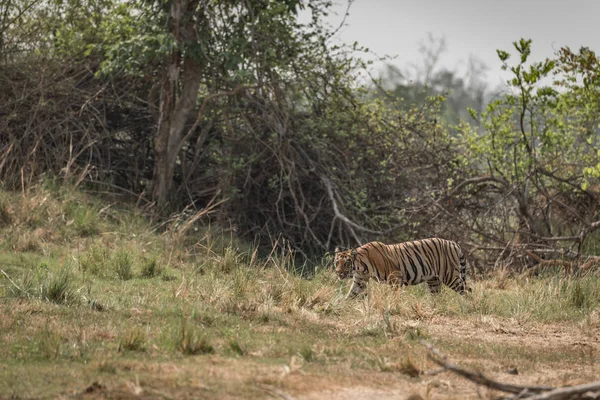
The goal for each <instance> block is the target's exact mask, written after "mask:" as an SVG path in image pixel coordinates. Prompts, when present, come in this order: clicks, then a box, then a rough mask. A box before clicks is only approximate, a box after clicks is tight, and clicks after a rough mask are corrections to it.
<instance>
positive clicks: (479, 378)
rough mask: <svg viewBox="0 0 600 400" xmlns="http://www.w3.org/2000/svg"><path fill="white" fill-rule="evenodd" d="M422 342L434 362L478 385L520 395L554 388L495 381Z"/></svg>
mask: <svg viewBox="0 0 600 400" xmlns="http://www.w3.org/2000/svg"><path fill="white" fill-rule="evenodd" d="M421 344H422V345H423V346H425V347H427V349H428V350H429V351H430V353H431V354H430V355H429V358H430V359H431V360H432V361H433V362H435V363H436V364H438V365H439V366H441V367H444V368H446V369H447V370H450V371H452V372H454V373H456V374H457V375H460V376H462V377H463V378H466V379H468V380H470V381H472V382H475V383H476V384H478V385H482V386H486V387H489V388H490V389H495V390H499V391H501V392H506V393H512V394H515V395H520V394H521V395H522V394H523V393H528V392H529V393H532V394H538V393H541V392H545V391H550V390H552V389H554V388H553V387H551V386H521V385H512V384H510V383H502V382H498V381H495V380H493V379H490V378H488V377H486V376H485V375H483V374H482V373H481V372H472V371H468V370H466V369H463V368H461V367H459V366H458V365H456V364H454V363H452V362H450V361H449V360H448V358H447V357H446V356H445V355H444V354H443V353H442V352H441V351H439V350H438V349H436V348H435V347H433V345H431V344H430V343H428V342H426V341H425V340H421Z"/></svg>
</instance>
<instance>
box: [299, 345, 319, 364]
mask: <svg viewBox="0 0 600 400" xmlns="http://www.w3.org/2000/svg"><path fill="white" fill-rule="evenodd" d="M298 355H299V356H300V357H302V359H303V360H304V361H306V362H311V361H314V359H315V352H314V350H313V348H312V346H308V345H305V346H302V347H300V349H298Z"/></svg>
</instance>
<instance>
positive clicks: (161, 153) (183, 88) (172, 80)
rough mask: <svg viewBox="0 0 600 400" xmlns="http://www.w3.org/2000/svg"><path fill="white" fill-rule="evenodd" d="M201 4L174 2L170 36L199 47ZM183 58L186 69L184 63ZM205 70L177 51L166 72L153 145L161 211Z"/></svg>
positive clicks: (155, 193)
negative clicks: (197, 19) (197, 23)
mask: <svg viewBox="0 0 600 400" xmlns="http://www.w3.org/2000/svg"><path fill="white" fill-rule="evenodd" d="M198 2H199V0H190V1H186V0H172V2H171V10H170V19H171V33H172V34H173V36H174V37H175V40H176V41H177V42H178V43H180V44H183V43H187V44H189V43H197V38H196V34H195V19H194V14H195V10H196V8H197V6H198ZM182 58H183V65H182V64H181V59H182ZM201 72H202V68H201V65H200V61H199V60H197V59H194V58H193V57H192V56H190V54H189V52H188V53H182V52H181V50H180V49H175V50H174V51H173V54H171V56H170V59H169V60H168V64H167V66H166V68H165V75H164V77H163V85H162V87H161V93H160V107H159V116H158V128H157V133H156V138H155V142H154V152H155V165H154V176H153V182H152V198H153V200H154V201H156V203H157V205H158V206H159V207H160V208H162V207H164V206H166V205H167V203H168V202H169V193H170V191H171V188H172V186H173V175H174V173H175V164H176V162H177V156H178V154H179V151H180V150H181V147H182V146H183V140H184V134H183V133H184V129H185V125H186V122H187V121H188V120H189V118H190V115H191V114H192V112H193V111H194V109H195V106H196V99H197V97H198V90H199V88H200V77H201Z"/></svg>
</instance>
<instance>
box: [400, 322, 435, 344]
mask: <svg viewBox="0 0 600 400" xmlns="http://www.w3.org/2000/svg"><path fill="white" fill-rule="evenodd" d="M404 338H405V339H406V340H409V341H411V342H416V341H418V340H421V339H428V338H429V334H428V333H427V332H426V331H425V330H424V329H423V328H420V327H418V326H415V327H408V328H406V329H405V330H404Z"/></svg>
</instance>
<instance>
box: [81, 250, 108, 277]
mask: <svg viewBox="0 0 600 400" xmlns="http://www.w3.org/2000/svg"><path fill="white" fill-rule="evenodd" d="M108 262H109V257H108V249H107V248H106V247H104V246H102V245H99V244H93V245H92V246H90V247H89V249H88V250H87V252H86V253H85V254H84V255H83V256H82V257H80V258H79V267H80V268H81V270H82V271H83V272H89V273H91V274H92V275H100V276H101V275H103V274H105V272H106V270H107V267H108Z"/></svg>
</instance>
